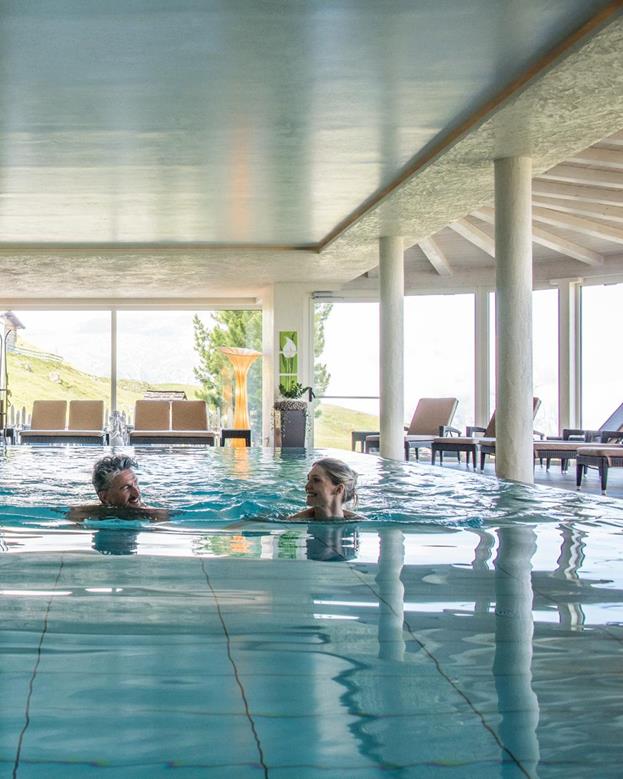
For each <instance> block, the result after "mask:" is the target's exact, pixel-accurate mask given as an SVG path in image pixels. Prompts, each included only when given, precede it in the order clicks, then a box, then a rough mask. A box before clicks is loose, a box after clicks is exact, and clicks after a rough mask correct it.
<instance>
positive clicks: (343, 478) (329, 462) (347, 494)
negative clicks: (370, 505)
mask: <svg viewBox="0 0 623 779" xmlns="http://www.w3.org/2000/svg"><path fill="white" fill-rule="evenodd" d="M314 465H318V466H320V467H321V468H322V470H323V471H324V472H325V473H326V474H327V476H328V477H329V479H331V482H332V483H333V484H335V486H336V487H337V486H338V485H340V484H343V485H344V503H350V501H351V500H352V501H354V502H355V503H357V473H355V471H353V469H352V468H351V467H350V466H349V465H346V463H345V462H343V461H342V460H338V459H337V458H335V457H323V458H322V460H316V462H315V463H314Z"/></svg>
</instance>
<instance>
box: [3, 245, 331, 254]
mask: <svg viewBox="0 0 623 779" xmlns="http://www.w3.org/2000/svg"><path fill="white" fill-rule="evenodd" d="M208 251H226V252H236V251H239V252H258V251H266V252H311V253H315V254H317V253H318V251H319V250H318V245H317V244H303V245H298V246H297V245H294V244H293V245H291V246H290V245H285V244H263V243H181V242H180V243H15V242H12V243H0V255H7V254H15V255H20V254H54V253H55V252H60V253H62V254H64V255H72V254H77V255H86V256H89V255H92V254H115V255H117V254H122V255H123V254H156V255H157V254H201V252H208Z"/></svg>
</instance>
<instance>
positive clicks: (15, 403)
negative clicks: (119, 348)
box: [7, 311, 110, 421]
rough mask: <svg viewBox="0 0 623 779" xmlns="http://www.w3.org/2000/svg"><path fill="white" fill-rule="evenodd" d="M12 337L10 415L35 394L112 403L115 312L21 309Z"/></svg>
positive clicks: (28, 408)
mask: <svg viewBox="0 0 623 779" xmlns="http://www.w3.org/2000/svg"><path fill="white" fill-rule="evenodd" d="M14 313H15V316H16V317H17V319H18V320H19V323H20V325H22V326H18V329H17V331H16V337H15V338H13V337H11V336H10V337H9V340H8V347H9V353H8V357H7V365H8V371H9V377H8V383H9V390H10V392H11V396H10V399H11V405H12V407H13V408H12V410H11V409H9V415H10V416H9V420H10V421H11V420H14V419H15V416H16V415H17V414H19V417H20V420H21V419H22V417H23V416H24V415H25V416H26V417H28V416H29V415H30V414H31V413H32V404H33V401H34V400H103V401H104V404H105V406H106V407H107V408H109V407H110V312H109V311H16V312H14Z"/></svg>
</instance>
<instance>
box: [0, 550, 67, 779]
mask: <svg viewBox="0 0 623 779" xmlns="http://www.w3.org/2000/svg"><path fill="white" fill-rule="evenodd" d="M63 565H64V558H63V556H62V555H61V559H60V564H59V566H58V572H57V574H56V578H55V579H54V584H53V585H52V595H50V597H49V598H48V602H47V605H46V608H45V615H44V618H43V629H42V631H41V636H40V637H39V645H38V647H37V658H36V660H35V664H34V666H33V669H32V674H31V675H30V681H29V683H28V695H27V696H26V705H25V707H24V725H23V727H22V729H21V731H20V734H19V738H18V740H17V750H16V752H15V761H14V763H13V772H12V774H11V776H12V779H17V772H18V771H19V766H20V759H21V755H22V746H23V743H24V737H25V735H26V731H27V730H28V727H29V725H30V702H31V700H32V693H33V688H34V684H35V679H36V678H37V672H38V671H39V664H40V663H41V655H42V651H43V642H44V640H45V636H46V633H47V632H48V619H49V616H50V609H51V608H52V600H53V598H54V590H56V587H57V585H58V582H59V579H60V578H61V574H62V572H63Z"/></svg>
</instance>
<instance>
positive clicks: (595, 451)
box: [575, 433, 623, 495]
mask: <svg viewBox="0 0 623 779" xmlns="http://www.w3.org/2000/svg"><path fill="white" fill-rule="evenodd" d="M621 437H623V433H621ZM576 457H577V466H576V482H575V483H576V485H577V488H578V489H580V487H581V486H582V478H583V477H584V475H585V473H586V471H587V469H588V468H597V470H598V471H599V480H600V482H601V491H602V494H604V495H605V494H606V487H607V486H608V469H609V468H623V446H596V445H594V444H584V445H580V446H578V449H577V454H576Z"/></svg>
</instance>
